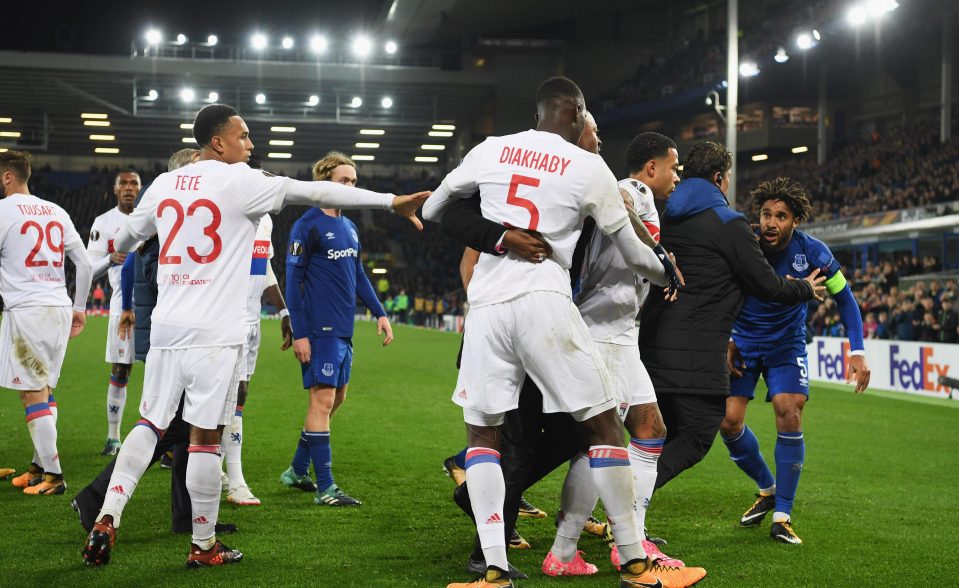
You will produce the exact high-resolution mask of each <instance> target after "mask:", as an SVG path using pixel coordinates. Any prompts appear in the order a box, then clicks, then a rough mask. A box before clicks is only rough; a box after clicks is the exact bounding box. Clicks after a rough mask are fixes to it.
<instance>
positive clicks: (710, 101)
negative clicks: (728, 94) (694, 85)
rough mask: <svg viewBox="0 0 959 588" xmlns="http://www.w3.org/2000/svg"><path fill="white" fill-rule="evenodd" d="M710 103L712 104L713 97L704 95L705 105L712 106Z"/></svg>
mask: <svg viewBox="0 0 959 588" xmlns="http://www.w3.org/2000/svg"><path fill="white" fill-rule="evenodd" d="M712 105H713V97H712V96H706V106H712Z"/></svg>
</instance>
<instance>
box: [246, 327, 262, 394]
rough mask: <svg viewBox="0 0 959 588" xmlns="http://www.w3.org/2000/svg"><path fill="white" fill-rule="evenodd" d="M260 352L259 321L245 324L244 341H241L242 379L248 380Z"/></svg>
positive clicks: (251, 375) (251, 376)
mask: <svg viewBox="0 0 959 588" xmlns="http://www.w3.org/2000/svg"><path fill="white" fill-rule="evenodd" d="M259 353H260V323H250V324H248V325H247V331H246V341H244V342H243V361H242V363H243V369H244V372H243V375H244V377H243V378H242V379H243V380H245V381H247V382H249V381H250V379H252V378H253V372H254V371H256V356H257V355H258V354H259Z"/></svg>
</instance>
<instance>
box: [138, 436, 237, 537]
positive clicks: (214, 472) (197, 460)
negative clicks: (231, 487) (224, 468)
mask: <svg viewBox="0 0 959 588" xmlns="http://www.w3.org/2000/svg"><path fill="white" fill-rule="evenodd" d="M123 447H124V448H126V444H124V445H123ZM187 451H188V452H189V453H190V457H189V460H188V461H187V464H186V489H187V491H189V492H190V503H191V504H192V506H193V543H194V544H195V545H196V546H197V547H199V548H200V549H203V550H208V549H210V548H212V547H213V544H214V543H216V530H215V529H216V519H217V516H218V515H219V513H220V491H221V490H222V485H221V483H220V446H219V445H190V447H189V448H188V449H187Z"/></svg>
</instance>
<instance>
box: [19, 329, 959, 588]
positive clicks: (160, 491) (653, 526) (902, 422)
mask: <svg viewBox="0 0 959 588" xmlns="http://www.w3.org/2000/svg"><path fill="white" fill-rule="evenodd" d="M106 326H107V321H106V319H103V318H91V319H89V321H88V324H87V329H86V331H85V332H84V333H83V334H82V335H81V336H80V337H79V338H78V339H76V340H74V341H73V342H71V344H70V349H69V351H68V353H67V360H66V363H65V365H64V368H63V375H62V377H61V382H60V384H61V385H60V388H59V389H58V390H57V391H56V396H57V401H58V404H59V406H60V417H59V424H58V429H59V444H58V446H59V450H60V457H61V461H62V463H63V467H64V471H65V474H66V479H67V482H68V484H69V485H70V487H69V489H68V491H67V494H66V495H64V496H54V497H33V496H24V495H22V494H21V493H20V492H19V490H18V489H16V488H14V487H13V486H11V485H10V483H9V482H2V483H0V520H2V521H3V522H4V533H3V534H2V535H0V585H13V584H17V585H23V584H24V583H39V582H43V583H44V584H51V585H59V586H74V585H100V586H105V585H116V586H123V585H133V584H135V585H138V586H175V585H217V586H219V585H222V586H228V585H229V586H267V585H271V586H272V585H281V586H282V585H314V586H325V587H334V586H337V587H341V586H348V587H353V586H355V587H365V586H412V587H435V586H439V587H442V586H445V585H446V583H447V582H451V581H466V580H467V579H468V577H467V576H466V575H465V574H464V573H463V567H464V565H465V562H466V557H467V555H468V553H469V550H470V548H471V545H472V543H471V542H472V530H471V524H470V522H469V519H467V518H466V517H464V516H463V515H461V513H460V511H459V510H458V509H457V508H456V507H455V505H453V503H452V501H451V500H450V495H451V491H452V489H453V485H452V483H451V481H450V480H449V479H447V478H446V477H445V476H443V474H442V473H441V468H440V464H441V462H442V460H443V458H445V457H446V456H448V455H450V454H452V453H454V452H455V451H457V450H458V449H459V448H460V447H461V446H462V444H463V442H464V439H465V434H464V431H463V425H462V416H461V413H460V412H459V409H458V408H457V407H456V406H454V405H453V404H452V403H451V402H450V400H449V395H450V390H451V389H452V386H453V384H454V381H455V376H456V373H455V369H454V367H453V362H454V359H455V356H456V351H457V347H458V343H459V339H458V336H456V335H452V334H448V333H439V332H431V331H422V330H418V329H412V328H405V327H398V328H397V330H396V335H397V338H396V342H395V343H394V344H393V345H392V346H391V347H389V348H387V349H383V348H382V347H381V346H380V345H379V343H378V341H377V338H376V334H375V327H374V326H373V325H372V324H371V323H363V324H359V325H358V326H357V334H356V337H355V339H354V343H355V362H354V365H353V379H352V382H351V383H350V392H349V394H348V400H347V402H346V403H345V404H344V406H343V407H342V408H341V409H340V411H339V412H338V413H337V415H336V418H335V423H334V427H333V437H332V441H333V468H334V474H335V476H336V480H337V483H338V484H339V485H340V486H341V487H343V488H344V489H345V490H347V491H348V492H349V493H350V494H352V495H353V496H356V497H357V498H359V499H360V500H362V501H363V502H364V504H363V506H362V507H359V508H355V509H334V508H328V507H317V506H314V505H313V502H312V496H311V495H310V494H307V493H303V492H300V491H298V490H290V489H287V488H285V487H283V486H282V485H281V484H280V483H279V481H278V476H279V474H280V472H281V471H283V470H284V469H285V468H286V467H287V466H288V464H289V461H290V458H291V457H292V454H293V450H294V447H295V444H296V441H297V438H298V434H299V430H300V428H301V426H302V422H303V416H304V414H305V409H306V398H305V394H304V392H303V391H302V389H301V385H300V372H299V369H298V367H297V365H296V360H295V359H294V358H293V356H292V353H291V352H287V353H280V351H279V327H278V323H277V322H276V321H266V322H264V327H263V328H264V330H263V346H262V349H261V351H260V359H259V362H258V365H257V372H256V375H255V376H254V378H253V382H252V384H251V388H250V396H249V398H248V400H247V403H246V408H245V418H244V429H245V430H244V433H245V436H246V441H245V443H244V450H243V451H244V455H243V463H244V472H245V474H246V479H247V481H248V482H249V484H250V486H251V487H252V489H253V491H254V493H255V494H256V495H257V496H258V497H259V498H260V499H261V500H262V501H263V505H262V506H260V507H247V508H237V507H233V506H231V505H229V504H228V503H226V501H225V500H224V501H223V504H222V507H221V510H220V519H221V520H223V521H228V522H233V523H236V524H237V525H239V527H240V531H239V532H238V533H237V534H235V535H231V536H225V537H224V540H225V541H226V543H227V544H228V545H230V546H233V547H236V548H238V549H240V550H242V551H243V552H244V554H245V556H246V559H245V560H244V561H243V562H241V563H240V564H238V565H235V566H228V567H226V568H222V569H210V570H187V569H185V568H184V566H183V564H184V562H185V560H186V555H187V550H188V548H189V537H188V536H182V535H173V534H171V533H170V514H169V513H170V506H169V504H170V501H169V483H170V482H169V477H170V475H169V472H167V471H165V470H162V469H160V468H158V467H154V468H151V469H150V470H149V471H148V472H147V474H146V475H145V476H144V478H143V480H142V482H141V484H140V486H139V487H138V488H137V491H136V495H135V497H134V498H133V500H132V501H131V502H130V504H129V506H128V508H127V510H126V513H125V514H124V518H123V526H122V527H121V528H120V530H119V534H118V539H117V544H116V547H115V550H114V555H113V559H112V561H111V563H110V565H109V566H107V567H105V568H103V569H88V568H86V567H85V566H84V565H83V563H82V561H81V558H80V549H81V546H82V543H83V541H84V538H85V533H84V532H83V530H82V529H81V528H80V525H79V522H78V520H77V518H76V517H75V515H74V513H73V511H72V510H71V509H70V507H69V502H70V499H71V498H72V496H73V495H74V494H75V493H76V491H78V490H79V489H80V488H81V487H82V486H83V485H85V484H86V483H88V482H89V481H90V480H91V479H92V478H93V477H94V476H95V474H96V473H97V472H98V471H99V470H100V468H102V467H103V466H104V465H105V464H106V463H107V461H108V459H109V458H104V457H100V456H99V455H98V454H99V451H100V449H101V448H102V447H103V442H104V439H105V438H106V418H105V414H104V413H105V406H104V405H105V396H106V387H107V382H108V375H109V366H108V365H107V364H105V363H104V362H103V348H104V342H105V331H106ZM142 380H143V366H142V364H137V365H136V366H135V368H134V375H133V377H132V378H131V381H130V384H129V387H128V388H129V391H130V398H129V400H128V401H127V406H126V412H125V414H124V429H123V430H124V433H126V432H127V431H128V430H129V427H130V426H132V424H133V422H134V421H135V420H136V418H137V416H138V414H137V403H138V399H139V395H140V390H141V386H142ZM757 396H758V397H760V398H761V396H760V395H758V394H757ZM956 408H959V403H951V402H948V401H942V402H932V403H921V402H913V401H910V400H909V399H908V398H906V397H900V396H890V395H885V394H883V395H869V394H867V395H865V396H855V395H853V394H852V393H851V392H850V391H849V389H848V388H846V387H839V386H830V385H822V384H817V385H815V386H814V391H813V394H812V399H811V401H810V402H809V404H808V405H807V407H806V410H805V424H804V427H803V428H804V432H805V434H806V443H807V455H806V464H805V471H804V473H803V477H802V481H801V483H800V489H799V495H798V497H797V501H796V509H795V512H794V513H793V520H794V523H795V528H796V531H797V532H798V533H799V535H800V537H802V539H803V540H804V542H805V543H804V544H803V545H802V546H798V547H794V546H787V545H781V544H778V543H774V542H773V541H771V540H770V539H769V536H768V529H769V527H768V519H767V523H766V524H765V525H763V526H762V527H761V528H758V529H740V528H738V527H737V525H736V523H737V521H738V518H739V515H740V514H741V512H742V511H743V510H744V509H745V508H746V507H747V506H749V504H750V503H751V501H752V496H753V492H754V490H755V489H754V488H753V487H752V483H751V482H750V481H749V480H748V479H747V478H746V477H745V475H743V474H742V473H741V472H740V471H739V470H738V469H737V468H736V467H735V466H734V465H733V464H732V463H731V462H730V461H729V459H728V456H727V453H726V449H725V447H724V446H723V444H722V443H721V442H717V443H716V444H715V445H714V446H713V449H712V451H711V452H710V453H709V455H708V456H707V457H706V459H705V460H704V461H703V462H702V463H701V464H699V465H698V466H696V467H695V468H694V469H692V470H690V471H689V472H686V473H685V474H683V475H682V476H680V477H679V478H677V479H676V480H675V481H673V482H672V483H670V485H669V486H667V487H666V488H664V489H663V490H662V491H660V492H658V493H657V494H656V497H655V500H654V502H653V505H652V507H651V509H650V513H649V519H648V524H649V527H650V530H651V531H652V532H654V533H655V534H656V535H660V536H663V537H665V538H667V539H669V541H670V544H669V546H668V547H667V548H666V549H665V551H666V552H667V553H668V554H670V555H672V556H674V557H678V558H681V559H684V560H685V561H686V563H687V564H690V565H699V566H703V567H705V568H706V569H707V570H708V572H709V575H708V576H707V577H706V579H705V580H703V582H702V583H701V584H700V585H702V586H704V587H709V586H714V587H719V586H856V587H867V586H900V585H903V584H909V585H913V586H933V585H936V586H955V585H957V584H959V580H957V579H956V578H957V573H956V569H959V555H957V551H956V549H955V546H954V545H953V542H954V539H955V530H956V528H957V527H959V514H957V513H959V508H957V506H956V499H957V496H959V410H956ZM0 418H2V422H3V423H5V426H4V429H3V431H4V433H3V435H0V465H2V466H9V467H16V468H17V469H18V471H23V469H24V468H25V467H26V465H27V464H28V462H29V459H30V455H31V453H32V449H31V446H30V438H29V434H28V432H27V428H26V425H25V423H24V419H23V410H22V409H21V407H20V404H19V400H18V398H17V396H16V394H15V393H14V392H11V391H5V392H4V393H2V394H0ZM748 422H749V424H750V427H752V428H753V430H754V431H755V432H756V434H757V436H758V437H759V439H760V443H761V444H762V447H763V451H764V453H765V455H766V458H767V460H768V461H769V463H770V464H773V463H774V462H773V455H772V453H773V443H774V439H775V431H774V424H773V415H772V411H771V409H770V407H769V406H768V405H766V404H765V403H762V402H754V403H753V405H752V407H751V408H750V413H749V418H748ZM564 473H565V472H564V471H558V472H556V473H554V474H553V475H552V476H550V477H549V478H547V479H546V480H544V481H543V482H542V483H541V484H539V485H538V486H536V487H534V488H533V489H531V490H530V491H529V492H528V494H527V498H528V499H529V500H530V501H531V502H533V503H534V504H536V505H537V506H539V507H540V508H542V509H544V510H546V511H547V512H549V513H550V517H549V518H547V519H540V520H535V521H530V520H528V519H521V520H520V524H519V530H520V532H521V533H522V534H523V536H524V537H526V538H527V539H528V540H529V541H530V543H532V545H533V549H532V550H531V551H519V552H518V551H515V550H513V551H511V552H510V560H511V562H512V563H513V564H514V565H516V566H517V567H519V568H520V569H522V570H524V571H525V572H527V573H528V574H529V575H530V578H531V579H530V580H528V581H526V582H522V583H520V584H519V585H520V586H529V587H535V586H581V587H584V588H586V587H611V586H616V585H617V579H618V577H617V575H616V574H615V572H614V571H613V570H612V569H611V567H610V565H609V560H608V557H607V555H608V552H607V550H606V547H605V545H604V544H603V543H602V542H601V541H600V540H598V539H596V538H593V537H586V536H584V537H583V540H582V541H581V543H580V548H581V549H583V550H584V551H585V553H586V558H587V561H592V562H594V563H596V564H597V565H598V566H599V567H600V572H599V574H598V575H596V576H594V577H592V578H548V577H546V576H544V575H542V574H541V573H540V572H539V566H540V564H541V562H542V560H543V557H544V556H545V554H546V551H547V550H548V549H549V546H550V544H551V542H552V536H553V524H552V515H554V514H555V512H556V509H557V504H558V496H559V488H560V484H561V482H562V476H563V475H564Z"/></svg>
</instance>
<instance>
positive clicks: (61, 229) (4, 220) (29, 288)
mask: <svg viewBox="0 0 959 588" xmlns="http://www.w3.org/2000/svg"><path fill="white" fill-rule="evenodd" d="M74 245H79V246H80V247H81V248H82V247H83V240H82V239H81V238H80V235H79V234H78V233H77V230H76V228H74V226H73V221H72V220H70V216H69V215H68V214H67V213H66V211H65V210H63V209H62V208H60V207H59V206H57V205H56V204H54V203H52V202H47V201H46V200H42V199H40V198H37V197H36V196H31V195H27V194H13V195H12V196H7V197H6V198H4V199H2V200H0V297H2V298H3V304H4V308H8V309H13V308H26V307H29V306H73V301H72V300H70V297H69V296H67V288H66V277H65V275H64V270H63V263H64V261H65V260H66V251H67V248H68V247H73V246H74Z"/></svg>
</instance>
